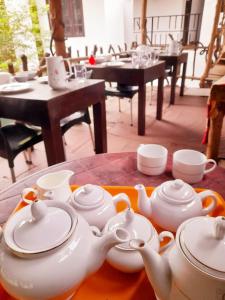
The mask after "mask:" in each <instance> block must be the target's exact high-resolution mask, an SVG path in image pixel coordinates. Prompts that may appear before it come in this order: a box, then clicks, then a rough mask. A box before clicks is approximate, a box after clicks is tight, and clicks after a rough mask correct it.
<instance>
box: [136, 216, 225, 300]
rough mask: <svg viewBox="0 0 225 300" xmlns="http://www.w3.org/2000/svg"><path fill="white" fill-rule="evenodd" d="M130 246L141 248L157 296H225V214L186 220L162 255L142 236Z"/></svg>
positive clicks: (213, 299)
mask: <svg viewBox="0 0 225 300" xmlns="http://www.w3.org/2000/svg"><path fill="white" fill-rule="evenodd" d="M130 246H131V247H132V248H133V249H135V250H139V251H140V253H141V255H142V257H143V260H144V264H145V269H146V272H147V275H148V278H149V281H150V282H151V285H152V287H153V289H154V291H155V293H156V295H157V299H159V300H187V299H191V300H224V299H225V217H217V218H212V217H195V218H192V219H189V220H187V221H185V222H184V223H183V224H182V225H181V226H180V227H179V228H178V231H177V234H176V243H174V244H173V245H172V246H171V247H170V248H169V249H168V250H167V251H166V252H165V253H164V254H163V255H162V256H160V255H159V254H158V253H157V252H156V251H154V250H153V249H152V248H151V247H150V246H149V245H148V243H145V242H143V241H142V240H131V241H130Z"/></svg>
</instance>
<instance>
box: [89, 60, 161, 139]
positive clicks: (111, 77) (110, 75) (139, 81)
mask: <svg viewBox="0 0 225 300" xmlns="http://www.w3.org/2000/svg"><path fill="white" fill-rule="evenodd" d="M87 69H89V70H93V74H92V78H94V79H104V80H105V81H108V82H117V83H119V84H125V85H131V86H138V88H139V90H138V135H145V106H146V83H148V82H151V81H153V80H155V79H158V92H157V108H156V119H157V120H161V119H162V106H163V82H164V77H165V62H163V61H161V62H157V63H155V64H152V65H150V66H146V67H143V68H134V67H133V66H132V64H131V63H129V62H128V63H124V65H121V66H112V65H110V66H107V65H105V64H96V65H87Z"/></svg>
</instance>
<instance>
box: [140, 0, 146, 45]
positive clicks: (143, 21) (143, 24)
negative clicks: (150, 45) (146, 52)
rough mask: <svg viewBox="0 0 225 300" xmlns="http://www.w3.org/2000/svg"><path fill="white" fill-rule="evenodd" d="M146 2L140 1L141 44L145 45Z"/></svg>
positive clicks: (144, 0)
mask: <svg viewBox="0 0 225 300" xmlns="http://www.w3.org/2000/svg"><path fill="white" fill-rule="evenodd" d="M147 2H148V0H142V6H141V24H140V26H141V44H143V45H146V41H147V27H146V25H147V19H146V11H147Z"/></svg>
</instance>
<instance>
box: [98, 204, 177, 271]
mask: <svg viewBox="0 0 225 300" xmlns="http://www.w3.org/2000/svg"><path fill="white" fill-rule="evenodd" d="M117 228H124V229H125V230H126V231H127V232H128V233H129V235H130V239H137V238H138V239H141V240H143V241H144V242H145V243H147V244H148V246H149V247H150V248H151V249H153V250H154V251H156V252H159V251H160V252H161V251H164V250H166V249H167V248H168V247H169V246H170V245H171V243H172V242H173V241H174V236H173V234H172V233H171V232H168V231H163V232H161V233H160V234H158V233H157V231H156V230H155V228H154V227H153V226H152V224H151V223H150V221H149V220H148V219H147V218H145V217H144V216H142V215H140V214H137V213H134V212H133V210H132V209H130V208H128V209H127V210H125V211H123V212H121V213H118V214H117V215H115V216H114V217H112V218H111V219H110V220H109V221H108V222H107V224H106V225H105V228H104V230H103V232H104V233H106V232H110V231H114V230H115V229H117ZM164 238H169V239H170V241H169V242H168V243H167V244H166V245H164V246H161V247H160V244H159V243H160V242H161V241H163V240H164ZM106 260H107V261H108V263H109V264H110V265H112V266H113V267H114V268H116V269H118V270H120V271H122V272H126V273H133V272H138V271H141V270H142V269H143V268H144V263H143V260H142V257H141V255H140V253H139V252H138V251H136V250H134V249H132V248H131V247H130V246H129V243H123V244H120V245H117V246H115V247H113V248H111V249H110V251H109V252H108V254H107V258H106Z"/></svg>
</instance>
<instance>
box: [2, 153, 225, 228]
mask: <svg viewBox="0 0 225 300" xmlns="http://www.w3.org/2000/svg"><path fill="white" fill-rule="evenodd" d="M136 164H137V160H136V153H135V152H123V153H105V154H97V155H94V156H91V157H85V158H81V159H77V160H73V161H66V162H63V163H60V164H57V165H53V166H51V167H48V168H46V169H44V170H41V171H39V172H37V173H34V174H33V175H31V176H29V177H26V178H24V179H22V180H20V181H18V182H16V183H14V184H12V185H11V186H10V187H8V188H7V189H5V190H3V191H1V192H0V223H4V222H5V221H6V220H7V219H8V217H9V215H10V214H11V213H12V211H13V209H14V208H15V206H16V205H17V203H18V202H19V201H20V194H21V192H22V190H23V189H24V188H25V187H31V186H33V185H34V184H35V183H36V180H37V179H38V178H39V177H40V176H42V175H44V174H46V173H49V172H55V171H58V170H62V169H69V170H72V171H73V172H74V175H73V176H72V178H71V180H70V183H71V184H77V185H83V184H86V183H92V184H97V185H116V186H134V185H135V184H138V183H142V184H144V185H145V186H153V187H156V186H158V185H159V184H161V183H162V182H164V181H167V180H172V179H173V177H172V174H171V165H172V156H171V155H170V156H169V158H168V163H167V169H166V171H165V173H163V174H162V175H160V176H146V175H144V174H142V173H140V172H139V171H138V170H137V167H136ZM193 187H200V188H207V189H211V190H214V191H216V192H218V193H219V194H220V195H221V196H222V197H223V198H224V199H225V169H223V168H221V167H217V168H216V169H215V171H213V172H211V173H209V174H207V175H205V177H204V179H203V180H202V181H201V182H199V183H196V184H193Z"/></svg>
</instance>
